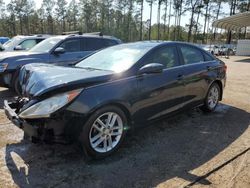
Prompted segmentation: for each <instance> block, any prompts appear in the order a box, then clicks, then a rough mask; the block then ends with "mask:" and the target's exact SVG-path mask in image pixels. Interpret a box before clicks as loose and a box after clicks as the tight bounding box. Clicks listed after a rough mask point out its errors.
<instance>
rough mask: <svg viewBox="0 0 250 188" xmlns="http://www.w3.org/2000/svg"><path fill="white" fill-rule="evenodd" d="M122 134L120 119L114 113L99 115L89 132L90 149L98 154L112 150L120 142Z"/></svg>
mask: <svg viewBox="0 0 250 188" xmlns="http://www.w3.org/2000/svg"><path fill="white" fill-rule="evenodd" d="M122 132H123V122H122V119H121V117H120V116H119V115H118V114H117V113H115V112H107V113H104V114H102V115H100V116H99V117H98V118H97V119H96V120H95V122H94V123H93V124H92V127H91V129H90V132H89V141H90V145H91V147H92V148H93V149H94V150H95V151H97V152H100V153H105V152H108V151H110V150H112V149H113V148H114V147H115V146H116V145H117V144H118V143H119V141H120V139H121V136H122Z"/></svg>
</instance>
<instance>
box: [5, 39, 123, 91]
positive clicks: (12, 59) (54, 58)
mask: <svg viewBox="0 0 250 188" xmlns="http://www.w3.org/2000/svg"><path fill="white" fill-rule="evenodd" d="M120 43H121V40H119V39H117V38H115V37H111V36H102V35H101V36H100V35H99V34H98V35H91V34H83V35H75V34H73V35H60V36H55V37H50V38H48V39H46V40H44V41H42V42H41V43H39V44H38V45H36V46H34V47H33V48H32V49H31V50H29V51H27V52H18V53H17V52H15V53H5V54H3V55H1V54H0V86H2V87H14V86H15V83H16V81H17V77H18V70H19V68H20V67H21V66H23V65H25V64H28V63H50V64H55V65H61V66H69V65H71V64H74V63H76V62H77V61H79V60H80V59H82V58H83V57H85V56H87V55H89V54H90V53H93V52H95V51H96V50H100V49H102V48H105V47H108V46H113V45H117V44H120Z"/></svg>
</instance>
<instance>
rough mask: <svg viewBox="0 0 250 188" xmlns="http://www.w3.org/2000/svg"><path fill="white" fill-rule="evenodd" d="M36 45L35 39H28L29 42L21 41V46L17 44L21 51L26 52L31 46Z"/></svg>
mask: <svg viewBox="0 0 250 188" xmlns="http://www.w3.org/2000/svg"><path fill="white" fill-rule="evenodd" d="M36 44H37V43H36V40H35V39H30V40H25V41H23V42H22V43H21V44H19V45H20V46H21V47H22V49H24V50H28V49H30V48H32V47H33V46H35V45H36Z"/></svg>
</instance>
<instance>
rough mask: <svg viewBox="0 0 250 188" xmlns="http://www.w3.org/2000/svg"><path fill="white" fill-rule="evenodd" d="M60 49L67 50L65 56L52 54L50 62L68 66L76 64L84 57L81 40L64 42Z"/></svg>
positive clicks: (73, 39) (74, 39)
mask: <svg viewBox="0 0 250 188" xmlns="http://www.w3.org/2000/svg"><path fill="white" fill-rule="evenodd" d="M58 47H62V48H64V49H65V53H63V54H54V53H51V55H50V61H51V63H54V64H56V65H61V66H66V65H70V64H72V63H75V62H76V61H78V60H79V59H81V58H82V57H83V55H82V51H81V42H80V39H79V38H71V39H66V40H65V41H63V42H62V43H61V44H60V45H59V46H58Z"/></svg>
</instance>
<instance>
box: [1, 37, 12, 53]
mask: <svg viewBox="0 0 250 188" xmlns="http://www.w3.org/2000/svg"><path fill="white" fill-rule="evenodd" d="M8 40H10V38H9V37H0V44H4V43H5V42H7V41H8ZM0 50H1V49H0Z"/></svg>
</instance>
